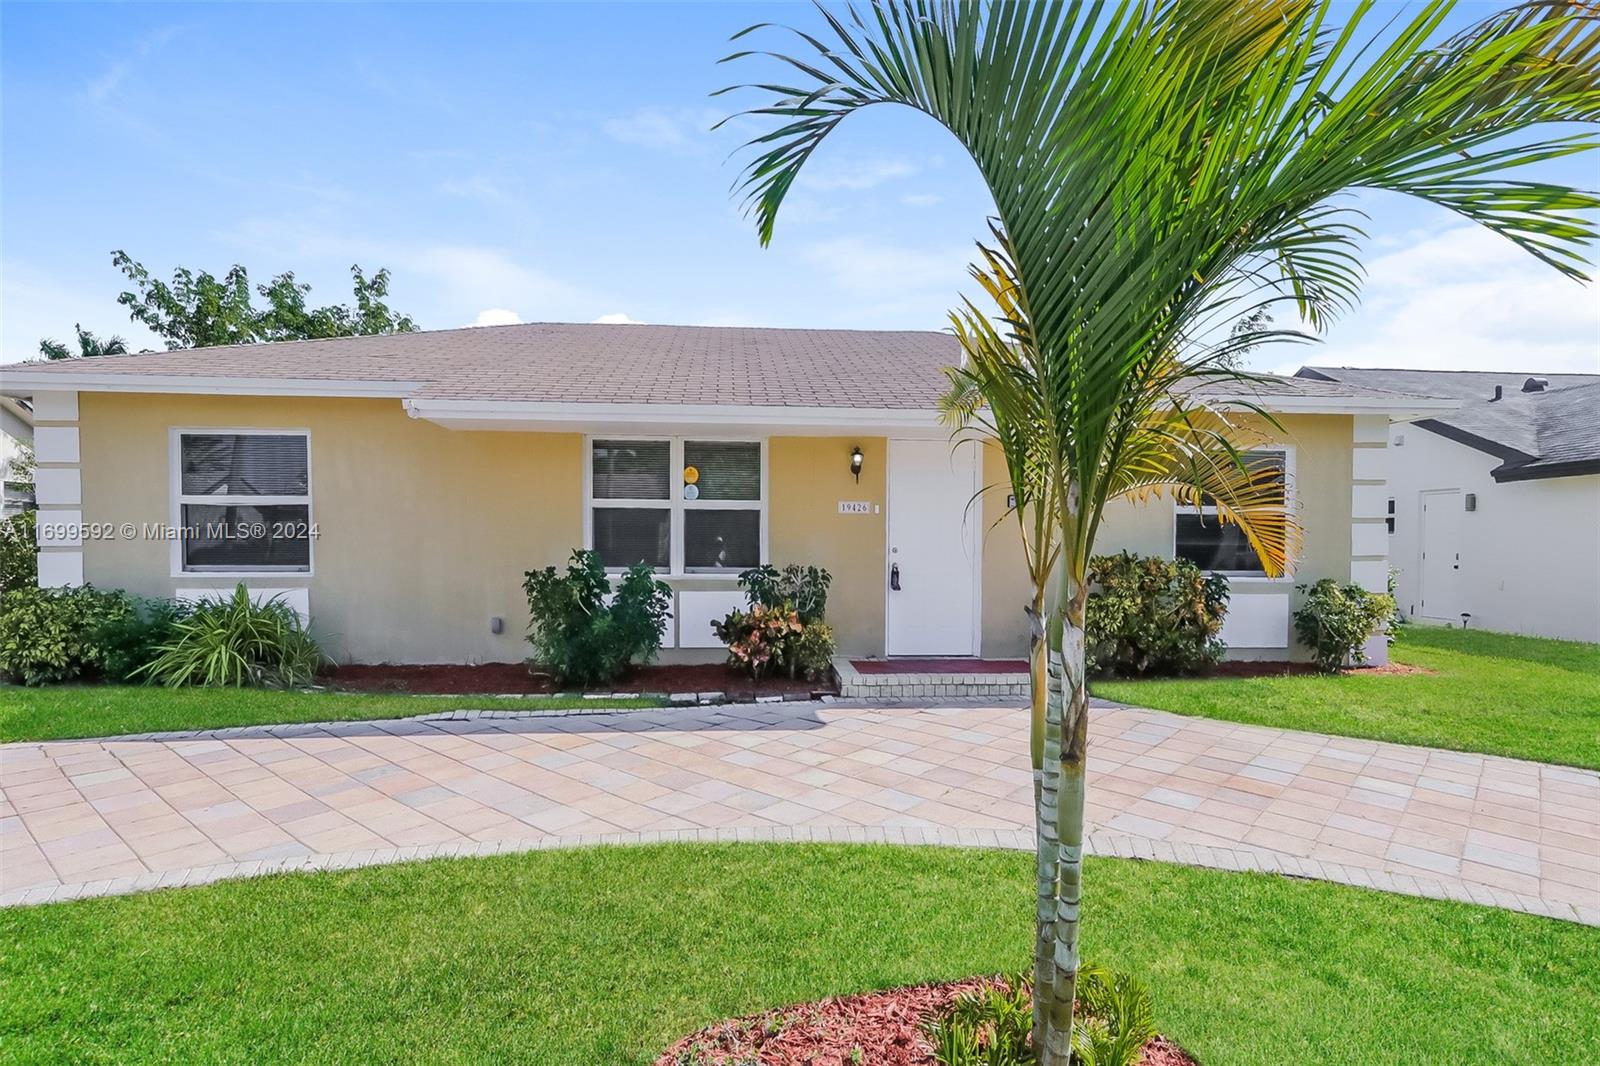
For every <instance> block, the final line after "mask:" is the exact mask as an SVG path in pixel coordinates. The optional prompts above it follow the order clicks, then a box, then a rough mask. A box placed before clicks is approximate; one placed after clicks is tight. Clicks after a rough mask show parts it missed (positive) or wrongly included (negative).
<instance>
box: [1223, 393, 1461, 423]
mask: <svg viewBox="0 0 1600 1066" xmlns="http://www.w3.org/2000/svg"><path fill="white" fill-rule="evenodd" d="M1213 402H1214V403H1215V404H1216V406H1218V407H1221V408H1223V409H1225V410H1231V411H1246V410H1249V408H1248V407H1246V406H1245V405H1246V404H1252V403H1253V404H1255V405H1256V406H1257V407H1260V408H1261V409H1262V410H1265V411H1269V412H1271V413H1272V414H1275V415H1386V416H1388V418H1389V420H1390V421H1391V422H1408V421H1410V420H1412V419H1414V418H1429V417H1432V416H1433V415H1435V414H1437V413H1438V412H1440V411H1454V410H1457V409H1458V408H1460V406H1461V404H1460V402H1459V401H1457V400H1444V399H1437V398H1435V397H1431V396H1428V397H1423V396H1396V397H1393V398H1390V397H1387V396H1262V397H1260V398H1255V397H1243V398H1241V399H1237V400H1217V401H1213Z"/></svg>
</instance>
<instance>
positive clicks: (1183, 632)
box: [1084, 552, 1228, 677]
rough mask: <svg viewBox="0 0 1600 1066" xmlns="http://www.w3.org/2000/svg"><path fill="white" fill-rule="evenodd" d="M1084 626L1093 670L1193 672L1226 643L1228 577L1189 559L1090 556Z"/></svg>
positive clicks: (1205, 667)
mask: <svg viewBox="0 0 1600 1066" xmlns="http://www.w3.org/2000/svg"><path fill="white" fill-rule="evenodd" d="M1088 577H1089V581H1090V583H1091V585H1092V586H1094V591H1093V592H1091V593H1090V595H1089V601H1088V605H1087V610H1086V613H1085V620H1084V629H1085V633H1086V644H1087V652H1086V655H1087V662H1086V665H1087V668H1088V670H1089V671H1090V672H1091V673H1100V674H1117V675H1122V676H1130V677H1139V676H1143V675H1148V674H1193V673H1201V672H1204V671H1205V670H1208V669H1210V668H1211V667H1212V666H1214V665H1215V664H1216V663H1217V661H1218V660H1219V659H1221V658H1222V653H1223V652H1224V651H1226V650H1227V645H1226V644H1224V643H1223V642H1222V637H1221V635H1220V634H1221V632H1222V620H1223V618H1224V617H1225V616H1226V615H1227V613H1228V579H1227V578H1225V577H1223V576H1221V575H1220V574H1206V573H1204V572H1203V571H1201V569H1200V568H1199V567H1197V566H1195V565H1194V563H1191V562H1189V561H1188V560H1187V559H1160V558H1156V557H1155V556H1148V555H1134V554H1132V553H1131V552H1119V553H1118V554H1116V555H1098V556H1095V557H1094V558H1093V559H1090V560H1089V571H1088Z"/></svg>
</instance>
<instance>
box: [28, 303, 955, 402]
mask: <svg viewBox="0 0 1600 1066" xmlns="http://www.w3.org/2000/svg"><path fill="white" fill-rule="evenodd" d="M959 358H960V347H959V345H958V343H957V341H956V339H955V337H953V336H951V335H950V334H948V333H935V332H928V331H911V330H906V331H894V332H890V331H867V330H836V329H750V328H743V327H724V326H651V325H631V324H630V325H611V324H603V323H602V324H583V325H580V324H575V323H546V322H541V323H530V324H527V325H517V326H483V327H474V328H470V329H449V330H434V331H429V332H421V333H396V334H387V335H383V336H376V337H337V338H332V339H328V340H314V341H284V342H279V343H275V344H240V345H229V346H225V347H215V348H203V349H190V350H185V351H176V352H148V353H145V354H143V355H128V356H109V357H100V358H96V359H81V360H80V359H71V360H63V361H61V362H56V363H38V364H29V365H27V366H26V367H25V368H24V367H15V368H14V369H26V370H28V371H29V372H36V371H46V372H49V373H52V374H66V375H72V374H133V375H184V376H199V377H225V378H242V379H246V380H263V381H265V380H270V379H274V378H294V379H303V380H312V381H316V380H325V381H373V382H381V381H394V382H414V383H416V384H417V385H418V386H419V387H418V388H416V389H415V390H411V391H410V393H409V394H410V395H412V396H414V397H417V398H419V399H443V400H452V399H453V400H475V399H504V400H525V401H533V402H550V403H660V404H733V405H750V406H798V407H866V408H911V409H929V408H932V407H933V406H934V404H935V401H936V400H937V399H938V397H939V396H940V395H941V394H942V393H943V392H944V391H945V388H946V387H947V381H946V378H945V376H944V373H943V368H944V367H945V366H948V365H950V364H951V363H952V362H954V361H956V360H958V359H959Z"/></svg>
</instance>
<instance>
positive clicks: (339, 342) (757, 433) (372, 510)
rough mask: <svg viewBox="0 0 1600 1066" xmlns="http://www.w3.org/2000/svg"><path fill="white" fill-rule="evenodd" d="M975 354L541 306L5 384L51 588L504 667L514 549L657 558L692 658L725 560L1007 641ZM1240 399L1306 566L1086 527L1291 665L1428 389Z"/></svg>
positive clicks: (882, 337)
mask: <svg viewBox="0 0 1600 1066" xmlns="http://www.w3.org/2000/svg"><path fill="white" fill-rule="evenodd" d="M959 357H960V351H959V348H958V346H957V344H956V342H955V340H954V339H953V338H952V337H950V336H949V335H947V334H944V333H936V332H862V331H842V330H778V329H744V328H718V327H680V326H647V325H569V324H530V325H517V326H499V327H488V328H476V329H459V330H442V331H436V332H424V333H412V334H402V335H394V336H379V337H352V338H340V339H331V340H318V341H303V342H287V343H277V344H258V345H240V346H234V347H220V348H208V349H199V350H190V351H177V352H156V353H147V354H143V355H131V356H119V357H107V358H97V359H82V360H70V361H63V362H58V363H48V364H44V363H37V364H21V365H16V366H10V367H5V368H0V393H3V394H6V395H9V396H15V397H24V398H27V399H29V400H30V401H31V403H32V407H33V417H34V422H35V429H34V442H35V448H36V452H37V457H38V469H37V477H36V493H37V500H38V505H39V509H40V511H39V516H38V517H39V530H40V533H39V537H40V550H39V573H40V581H41V584H47V585H72V584H78V583H82V582H90V583H93V584H95V585H98V586H103V587H121V588H125V589H127V590H129V591H130V592H133V593H136V594H139V595H144V596H163V597H172V596H179V597H197V596H201V595H205V594H207V593H209V592H211V591H214V590H218V589H228V588H231V587H232V586H234V585H235V584H237V583H238V582H244V583H246V584H247V585H248V586H249V587H250V588H251V589H252V590H253V591H255V592H258V593H259V594H262V595H283V596H284V597H285V598H286V599H287V600H288V601H289V602H291V603H292V604H293V605H294V606H295V607H296V608H297V609H298V610H300V611H301V612H302V613H303V614H304V615H305V616H306V617H307V618H308V619H309V621H310V625H311V628H312V631H313V632H314V633H315V634H316V636H317V637H318V638H319V639H320V640H321V641H322V643H323V645H324V647H326V648H327V649H328V650H329V652H330V653H331V654H332V655H334V656H335V657H336V658H338V659H340V660H342V661H352V662H368V663H377V662H397V663H424V662H511V661H519V660H521V659H522V658H524V657H525V653H526V648H527V645H526V644H525V643H524V640H523V633H524V630H525V628H526V625H527V607H526V604H525V602H524V599H523V593H522V587H521V586H522V575H523V573H524V571H526V570H529V569H532V568H536V567H542V566H546V565H551V564H560V563H562V562H563V561H564V560H565V558H566V557H567V555H568V554H569V552H570V551H571V549H573V548H574V547H580V546H582V547H590V548H594V549H595V550H597V551H598V552H599V553H600V555H601V557H602V559H603V560H604V561H605V562H606V564H607V565H608V566H614V567H623V566H626V565H628V564H631V563H634V562H638V561H641V560H642V561H644V562H647V563H649V564H651V565H652V566H654V567H655V568H656V569H657V571H658V572H659V573H660V574H661V575H662V576H663V578H664V579H665V580H666V581H667V582H668V583H669V584H670V585H671V586H672V587H673V589H674V593H675V604H674V607H675V612H674V618H673V620H672V622H671V623H670V625H669V627H668V631H667V632H666V633H665V634H664V635H663V636H664V639H663V645H664V650H663V653H662V658H663V660H665V661H674V660H677V661H695V660H711V659H715V658H718V657H720V655H721V654H722V652H721V646H720V644H719V643H718V642H717V640H716V638H715V637H714V636H713V635H712V633H711V628H710V622H711V620H712V619H715V618H720V617H722V616H723V615H724V614H726V613H727V612H728V611H729V610H730V609H731V608H733V607H735V606H738V605H740V604H741V603H742V597H741V595H740V593H739V590H738V589H737V587H736V585H735V583H734V578H735V575H736V574H737V573H738V572H739V571H740V570H742V569H745V568H746V567H749V566H752V565H754V564H756V563H758V562H765V561H771V562H776V563H779V564H782V563H786V562H791V561H793V562H803V563H811V564H816V565H819V566H823V567H826V568H827V569H828V570H830V571H832V573H833V575H834V583H833V588H832V594H831V597H830V601H829V611H828V615H829V621H830V622H831V623H832V624H833V625H834V627H835V630H836V631H837V634H838V638H839V644H840V650H841V652H843V653H845V654H847V655H855V656H879V655H889V656H898V655H903V656H945V657H955V656H983V657H988V658H1001V657H1014V656H1019V655H1021V654H1023V653H1024V651H1025V644H1026V634H1027V630H1026V625H1025V618H1024V616H1023V613H1022V610H1021V608H1022V604H1023V603H1024V602H1025V599H1026V596H1025V585H1026V582H1025V575H1024V574H1023V572H1022V569H1021V566H1020V551H1019V548H1018V545H1017V541H1016V532H1015V529H1014V527H1013V526H1012V525H1011V524H1010V523H1009V522H1006V521H1001V520H1002V519H1003V518H1004V516H1005V513H1006V508H1007V499H1006V495H1005V490H1004V488H1003V487H1001V486H1003V485H1004V480H1005V479H1004V476H1003V468H1002V466H1001V462H1000V459H999V457H998V455H996V454H985V453H984V449H982V448H981V447H980V446H979V445H977V444H973V443H967V444H962V445H959V446H952V444H951V440H950V433H949V430H948V429H947V428H946V427H944V426H943V425H941V424H940V422H939V420H938V417H937V414H936V408H935V402H936V400H937V398H938V397H939V395H940V394H941V393H942V392H943V391H944V388H945V383H946V382H945V377H944V374H943V369H942V368H944V367H945V366H947V365H949V364H950V363H951V362H952V361H954V360H957V359H959ZM1248 399H1249V400H1250V401H1251V402H1253V403H1256V404H1258V405H1260V406H1261V407H1263V408H1265V409H1267V410H1270V411H1272V412H1273V413H1274V415H1275V416H1276V418H1277V420H1278V421H1279V422H1280V424H1281V430H1280V429H1274V430H1273V437H1272V446H1271V448H1270V449H1268V450H1269V451H1270V452H1272V453H1273V457H1274V459H1275V460H1276V461H1277V462H1279V463H1281V466H1282V469H1283V471H1284V482H1285V491H1286V493H1287V494H1288V496H1289V499H1290V502H1291V504H1292V505H1293V506H1294V507H1295V508H1296V509H1297V511H1298V513H1299V516H1300V520H1301V522H1302V524H1303V526H1304V528H1305V531H1306V533H1305V541H1304V547H1303V550H1302V552H1301V554H1300V557H1299V558H1297V559H1296V560H1295V565H1294V572H1293V574H1292V575H1291V576H1289V577H1286V578H1276V579H1270V578H1267V577H1266V576H1265V575H1263V574H1262V573H1261V571H1260V566H1259V564H1258V562H1257V561H1256V559H1255V557H1254V555H1253V553H1252V552H1251V551H1250V549H1249V548H1248V546H1247V545H1245V544H1244V543H1243V542H1242V540H1241V539H1240V538H1239V537H1238V535H1237V533H1236V531H1234V530H1233V529H1231V528H1230V527H1222V526H1219V525H1218V524H1217V523H1216V522H1215V521H1213V520H1207V518H1208V516H1206V515H1204V514H1201V513H1199V512H1198V511H1195V510H1193V509H1185V508H1180V507H1176V506H1175V505H1174V504H1173V503H1172V502H1171V501H1169V500H1164V501H1159V502H1156V503H1151V504H1146V505H1140V506H1135V505H1132V504H1127V505H1119V506H1118V507H1117V508H1116V509H1115V513H1114V514H1112V515H1110V516H1109V517H1108V520H1107V522H1106V524H1105V527H1104V531H1103V532H1102V534H1101V538H1100V544H1099V545H1098V548H1099V550H1101V551H1111V550H1115V549H1118V548H1128V549H1131V550H1134V551H1138V552H1144V553H1154V554H1160V555H1164V556H1172V555H1174V554H1178V555H1182V556H1184V557H1187V558H1191V559H1194V560H1195V561H1197V562H1199V563H1200V564H1201V565H1202V566H1205V567H1207V568H1210V569H1215V570H1220V571H1224V572H1226V573H1227V574H1228V575H1229V577H1230V579H1231V582H1232V594H1233V601H1232V607H1231V609H1230V612H1229V615H1228V621H1227V627H1226V629H1225V630H1224V634H1223V635H1224V638H1225V639H1226V640H1227V642H1228V644H1229V646H1230V654H1231V655H1234V656H1241V657H1254V658H1273V659H1281V658H1286V657H1292V656H1293V655H1295V654H1296V653H1295V649H1294V648H1293V637H1292V628H1291V625H1290V610H1291V604H1292V600H1293V596H1294V592H1293V586H1294V585H1295V584H1296V583H1297V582H1303V581H1308V580H1315V579H1317V578H1321V577H1334V578H1338V579H1340V580H1352V579H1353V580H1355V581H1357V582H1359V583H1361V584H1362V585H1365V586H1367V587H1368V588H1372V589H1382V588H1383V587H1384V582H1385V577H1386V572H1387V554H1388V539H1387V538H1388V533H1387V529H1386V526H1385V522H1384V517H1385V502H1386V499H1387V494H1386V492H1385V487H1384V481H1385V465H1384V457H1385V442H1386V441H1387V439H1388V427H1389V423H1390V420H1391V418H1400V417H1415V416H1417V415H1419V414H1422V413H1425V412H1426V411H1428V410H1431V409H1432V406H1439V403H1438V402H1437V401H1427V400H1418V399H1416V398H1414V397H1406V396H1399V395H1395V394H1392V393H1386V392H1380V391H1377V390H1373V389H1368V388H1362V387H1360V386H1350V385H1344V384H1340V383H1336V382H1319V381H1310V380H1306V379H1296V378H1280V379H1272V380H1270V381H1268V382H1264V383H1263V384H1261V385H1260V386H1258V387H1257V388H1256V391H1254V392H1253V393H1252V395H1251V396H1249V397H1248ZM1430 404H1431V405H1432V406H1430ZM990 486H994V488H993V489H992V490H991V491H984V490H985V489H986V488H987V487H990Z"/></svg>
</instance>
